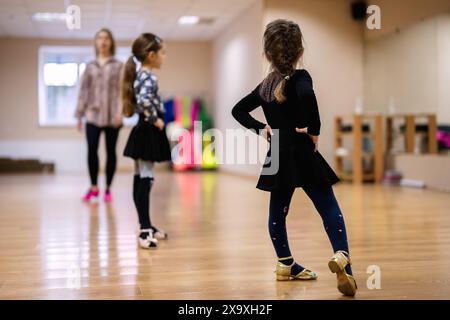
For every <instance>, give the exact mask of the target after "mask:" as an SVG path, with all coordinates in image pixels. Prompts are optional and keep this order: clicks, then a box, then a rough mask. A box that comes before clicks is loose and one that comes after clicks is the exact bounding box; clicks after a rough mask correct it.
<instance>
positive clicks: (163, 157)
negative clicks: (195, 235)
mask: <svg viewBox="0 0 450 320" xmlns="http://www.w3.org/2000/svg"><path fill="white" fill-rule="evenodd" d="M132 53H133V55H132V56H131V57H130V58H129V59H128V61H127V62H126V64H125V70H124V74H123V79H122V106H123V112H124V115H125V116H127V117H130V116H132V115H133V114H134V113H138V114H139V121H138V123H137V124H136V125H135V126H134V127H133V129H132V130H131V133H130V136H129V138H128V141H127V144H126V146H125V150H124V155H125V156H126V157H130V158H132V159H134V161H135V175H134V181H133V200H134V203H135V206H136V210H137V212H138V216H139V224H140V234H139V238H138V241H139V245H140V246H141V247H142V248H144V249H156V248H157V246H158V245H157V243H158V239H167V233H165V232H164V231H163V230H160V229H158V228H156V227H155V226H154V225H152V223H151V220H150V214H149V205H150V201H149V200H150V191H151V188H152V186H153V181H154V174H153V164H154V162H162V161H169V160H171V152H170V145H169V141H168V139H167V135H166V132H165V124H164V121H163V119H164V113H165V110H164V105H163V103H162V101H161V98H160V97H159V95H158V82H157V78H156V76H155V74H154V73H153V70H154V69H159V68H161V65H162V64H163V62H164V59H165V46H164V43H163V41H162V40H161V38H159V37H158V36H155V35H154V34H151V33H143V34H141V35H140V36H139V37H138V38H137V39H136V40H135V41H134V42H133V46H132ZM136 70H137V71H136Z"/></svg>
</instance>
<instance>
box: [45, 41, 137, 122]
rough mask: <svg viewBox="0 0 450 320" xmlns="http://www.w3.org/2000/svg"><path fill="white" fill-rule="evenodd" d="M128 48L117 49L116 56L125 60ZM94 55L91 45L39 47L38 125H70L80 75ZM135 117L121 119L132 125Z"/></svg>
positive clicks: (72, 118) (128, 52)
mask: <svg viewBox="0 0 450 320" xmlns="http://www.w3.org/2000/svg"><path fill="white" fill-rule="evenodd" d="M129 55H130V48H127V47H119V48H117V49H116V59H118V60H120V61H122V62H125V61H126V59H128V57H129ZM94 58H95V56H94V48H93V47H92V46H86V47H75V46H42V47H40V48H39V65H38V66H39V72H38V74H39V125H40V126H73V125H75V124H76V119H75V117H74V114H75V108H76V105H77V101H78V90H79V82H80V78H81V76H82V74H83V72H84V69H85V68H86V63H88V62H89V61H92V60H93V59H94ZM136 121H137V118H136V116H135V117H132V118H128V119H124V123H125V124H133V123H135V122H136Z"/></svg>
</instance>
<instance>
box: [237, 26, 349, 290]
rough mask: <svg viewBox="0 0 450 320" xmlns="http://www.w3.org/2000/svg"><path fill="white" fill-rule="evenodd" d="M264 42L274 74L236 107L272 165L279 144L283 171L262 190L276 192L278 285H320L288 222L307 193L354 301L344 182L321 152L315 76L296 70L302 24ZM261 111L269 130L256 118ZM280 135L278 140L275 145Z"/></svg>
mask: <svg viewBox="0 0 450 320" xmlns="http://www.w3.org/2000/svg"><path fill="white" fill-rule="evenodd" d="M263 42H264V44H263V46H264V54H265V57H266V58H267V60H268V61H269V63H270V64H271V69H272V70H271V72H270V74H269V75H268V76H267V77H266V78H265V79H264V80H263V81H262V82H261V83H260V84H259V85H258V86H257V87H256V88H255V89H254V90H253V91H252V92H251V93H249V94H248V95H247V96H245V97H244V98H242V99H241V100H240V101H239V102H238V103H237V104H236V105H235V106H234V107H233V110H232V115H233V117H234V118H235V119H236V120H237V121H238V122H239V123H240V124H241V125H243V126H244V127H246V128H248V129H252V130H255V131H256V132H258V133H259V132H260V131H263V132H265V136H266V139H267V140H268V142H269V145H270V147H269V151H268V155H267V157H268V159H270V158H273V157H274V155H273V154H271V152H272V149H273V148H272V141H278V159H279V166H278V170H277V172H276V173H275V174H263V172H262V173H261V175H260V177H259V181H258V183H257V186H256V187H257V188H258V189H261V190H264V191H268V192H270V203H269V234H270V237H271V240H272V243H273V246H274V248H275V252H276V255H277V257H278V262H277V264H276V279H277V280H279V281H287V280H315V279H317V273H316V272H314V271H312V270H310V269H308V268H306V267H304V266H302V265H301V264H300V263H298V262H296V260H295V259H294V258H293V256H292V253H291V251H290V249H289V244H288V236H287V230H286V216H287V214H288V210H289V205H290V202H291V198H292V195H293V193H294V191H295V189H296V188H298V187H301V188H302V189H303V191H304V192H305V193H306V195H307V196H308V197H309V198H310V199H311V201H312V202H313V204H314V206H315V208H316V209H317V211H318V213H319V214H320V216H321V218H322V221H323V225H324V228H325V231H326V233H327V235H328V238H329V240H330V242H331V246H332V248H333V256H332V258H331V259H330V261H329V262H328V266H329V268H330V270H331V272H333V273H335V274H336V275H337V287H338V290H339V291H340V292H341V293H343V294H344V295H347V296H354V295H355V293H356V289H357V286H356V281H355V279H354V278H353V275H352V269H351V266H350V265H351V261H350V255H349V248H348V242H347V234H346V229H345V222H344V217H343V214H342V212H341V210H340V208H339V205H338V202H337V200H336V197H335V195H334V193H333V188H332V185H333V184H335V183H337V182H338V181H339V178H338V177H337V176H336V174H335V173H334V171H333V170H332V169H331V167H330V166H329V165H328V164H327V162H326V161H325V159H324V158H323V157H322V155H321V154H320V152H319V151H318V142H319V134H320V125H321V122H320V116H319V110H318V106H317V100H316V96H315V93H314V90H313V82H312V78H311V75H310V74H309V73H308V71H306V70H305V69H296V66H297V64H298V62H299V60H300V58H301V57H302V55H303V51H304V48H303V37H302V33H301V31H300V28H299V26H298V24H296V23H294V22H292V21H287V20H282V19H279V20H275V21H273V22H271V23H269V24H268V25H267V27H266V30H265V32H264V39H263ZM259 106H262V108H263V111H264V115H265V118H266V120H267V122H268V123H267V124H266V123H262V122H260V121H258V120H256V119H255V118H253V117H252V116H251V115H250V112H251V111H253V110H254V109H256V108H257V107H259ZM272 129H276V130H272ZM274 135H278V137H277V138H278V139H272V137H274ZM266 163H267V162H266ZM264 166H266V165H264ZM264 166H263V169H264Z"/></svg>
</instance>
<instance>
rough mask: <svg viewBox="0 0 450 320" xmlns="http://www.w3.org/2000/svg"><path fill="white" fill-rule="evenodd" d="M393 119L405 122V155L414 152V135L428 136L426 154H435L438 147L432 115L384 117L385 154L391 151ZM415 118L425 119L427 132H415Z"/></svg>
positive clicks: (399, 114)
mask: <svg viewBox="0 0 450 320" xmlns="http://www.w3.org/2000/svg"><path fill="white" fill-rule="evenodd" d="M395 118H403V119H404V121H405V133H404V134H405V151H406V153H414V152H415V150H414V149H415V147H416V146H415V143H416V139H415V137H416V135H418V134H425V135H427V136H428V153H432V154H437V153H438V146H437V140H436V131H437V121H436V114H434V113H416V114H412V113H397V114H393V115H387V116H386V153H388V152H389V151H390V150H391V149H392V141H393V137H394V136H393V132H392V130H393V128H394V126H393V122H394V119H395ZM417 118H426V119H427V121H428V132H426V133H425V132H416V120H417Z"/></svg>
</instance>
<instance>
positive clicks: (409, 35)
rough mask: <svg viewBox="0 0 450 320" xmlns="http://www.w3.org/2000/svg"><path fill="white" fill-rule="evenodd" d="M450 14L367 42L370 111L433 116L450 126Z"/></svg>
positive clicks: (366, 55) (366, 79)
mask: <svg viewBox="0 0 450 320" xmlns="http://www.w3.org/2000/svg"><path fill="white" fill-rule="evenodd" d="M449 83H450V14H443V15H439V16H435V17H432V18H428V19H425V20H423V21H420V22H417V23H416V24H413V25H408V26H407V27H404V28H402V29H400V30H399V31H398V32H394V33H391V34H388V35H385V36H382V37H376V38H374V39H369V40H367V41H366V50H365V98H366V106H367V108H368V109H370V110H377V111H383V112H387V111H388V102H389V100H390V99H391V97H392V98H393V99H394V102H395V107H396V111H397V112H432V113H436V114H437V119H438V122H440V123H443V122H446V123H449V122H450V90H449Z"/></svg>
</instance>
